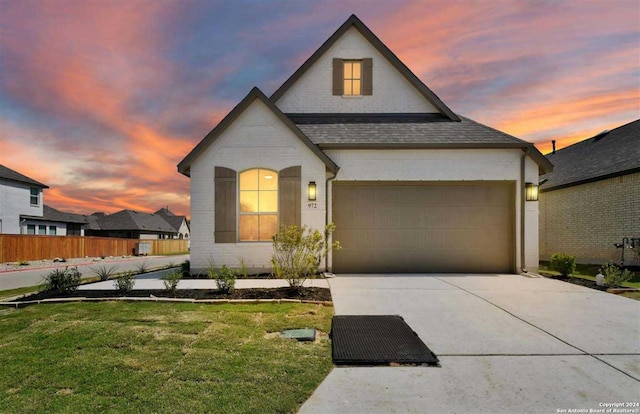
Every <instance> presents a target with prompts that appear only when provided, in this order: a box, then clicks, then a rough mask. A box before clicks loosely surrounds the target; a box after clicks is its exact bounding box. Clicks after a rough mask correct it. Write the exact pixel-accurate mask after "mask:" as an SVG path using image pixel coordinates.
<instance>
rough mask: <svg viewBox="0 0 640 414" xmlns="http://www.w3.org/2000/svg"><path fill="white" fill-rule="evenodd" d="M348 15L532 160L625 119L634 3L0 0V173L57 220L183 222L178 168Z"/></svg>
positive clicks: (637, 61) (637, 41)
mask: <svg viewBox="0 0 640 414" xmlns="http://www.w3.org/2000/svg"><path fill="white" fill-rule="evenodd" d="M352 13H355V14H356V15H357V16H358V17H359V18H360V19H361V20H362V21H363V22H364V23H365V24H366V25H367V26H368V27H369V28H370V29H371V30H372V31H373V32H374V33H375V34H376V35H377V36H378V37H379V38H380V39H381V40H382V41H383V42H384V43H385V44H386V45H387V46H388V47H389V48H390V49H391V50H392V51H393V52H394V53H395V54H396V55H397V56H398V57H399V58H400V59H401V60H402V61H403V62H404V63H405V64H406V65H407V66H408V67H409V68H410V69H411V70H412V71H413V72H414V73H415V74H416V75H417V76H418V77H419V78H420V79H421V80H422V81H423V82H424V83H425V84H426V85H427V86H428V87H429V88H430V89H431V90H432V91H434V92H435V93H436V94H437V95H438V96H439V97H440V98H441V99H442V100H443V101H444V102H445V104H447V106H449V108H451V109H452V110H453V111H454V112H456V113H458V114H461V115H464V116H467V117H470V118H472V119H474V120H476V121H479V122H482V123H484V124H487V125H490V126H492V127H494V128H497V129H499V130H502V131H504V132H507V133H509V134H512V135H514V136H516V137H518V138H522V139H525V140H527V141H530V142H534V143H535V144H536V146H537V147H538V149H539V150H540V151H542V152H543V153H547V152H549V151H550V148H551V140H552V139H554V140H556V141H557V147H558V148H562V147H565V146H567V145H570V144H572V143H574V142H577V141H580V140H582V139H585V138H589V137H591V136H593V135H595V134H597V133H599V132H601V131H603V130H605V129H613V128H615V127H617V126H620V125H623V124H626V123H628V122H631V121H633V120H635V119H638V118H640V2H638V1H636V0H597V1H595V0H593V1H592V0H581V1H577V0H569V1H562V0H527V1H525V0H512V1H506V0H500V1H497V0H474V1H473V0H464V1H456V0H446V1H442V0H438V1H426V0H425V1H409V0H407V1H403V0H389V1H376V0H363V1H349V0H346V1H344V0H343V1H337V0H331V1H316V0H314V1H311V0H309V1H305V0H298V1H268V0H263V1H258V0H253V1H243V0H233V1H214V0H200V1H197V0H194V1H188V0H187V1H182V0H180V1H178V0H93V1H85V0H55V1H34V0H0V164H3V165H5V166H7V167H9V168H12V169H14V170H17V171H18V172H20V173H22V174H25V175H27V176H29V177H31V178H33V179H36V180H38V181H40V182H42V183H44V184H46V185H48V186H49V187H50V188H49V189H47V190H46V191H45V203H46V204H48V205H50V206H52V207H54V208H58V209H61V210H64V211H68V212H76V213H83V214H90V213H92V212H95V211H102V212H107V213H112V212H116V211H119V210H122V209H133V210H137V211H143V212H153V211H156V210H158V209H160V208H161V207H165V206H168V207H169V208H170V209H171V210H172V211H173V212H174V213H176V214H180V215H187V216H188V215H189V179H188V178H187V177H185V176H184V175H182V174H179V173H178V172H177V170H176V165H177V164H178V163H179V162H180V161H181V160H182V159H183V158H184V157H185V156H186V155H187V154H188V153H189V151H190V150H191V149H192V148H193V147H194V146H195V145H196V144H197V143H198V142H199V141H200V140H201V139H202V138H203V137H204V136H205V135H206V134H207V133H208V132H209V131H210V130H211V129H213V127H215V125H216V124H217V123H218V122H219V121H220V120H221V119H222V118H223V117H224V116H225V115H226V114H227V113H228V112H229V111H230V110H231V109H232V108H233V107H234V106H235V105H237V104H238V103H239V102H240V101H241V100H242V98H243V97H244V96H245V95H246V94H247V93H248V92H249V91H250V90H251V88H252V87H253V86H258V87H259V88H260V89H261V90H262V91H263V92H264V93H265V94H266V95H267V96H269V95H271V94H272V93H273V92H275V90H276V89H277V88H278V87H279V86H280V85H281V84H282V83H283V82H284V81H285V80H286V79H287V78H288V77H289V76H290V75H291V74H293V72H295V70H296V69H297V68H298V67H299V66H300V65H301V64H302V63H303V62H304V61H305V60H306V59H307V58H308V57H309V56H310V55H311V54H312V53H313V52H314V51H315V50H316V49H317V48H318V47H319V46H320V45H321V44H322V43H323V42H324V41H325V40H326V39H327V38H328V37H329V36H331V34H333V32H334V31H335V30H336V29H337V28H338V27H340V25H341V24H342V23H343V22H344V21H345V20H347V19H348V18H349V16H350V15H351V14H352Z"/></svg>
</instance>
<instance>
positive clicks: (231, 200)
mask: <svg viewBox="0 0 640 414" xmlns="http://www.w3.org/2000/svg"><path fill="white" fill-rule="evenodd" d="M236 180H237V174H236V172H235V171H234V170H232V169H230V168H224V167H216V169H215V187H216V188H215V204H216V205H215V233H214V236H215V242H216V243H235V242H236V241H237V237H236V205H237V203H236Z"/></svg>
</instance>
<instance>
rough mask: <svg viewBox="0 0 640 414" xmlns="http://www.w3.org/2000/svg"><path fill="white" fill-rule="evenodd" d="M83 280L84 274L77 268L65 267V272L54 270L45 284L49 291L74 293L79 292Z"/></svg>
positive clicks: (46, 277)
mask: <svg viewBox="0 0 640 414" xmlns="http://www.w3.org/2000/svg"><path fill="white" fill-rule="evenodd" d="M81 278H82V273H80V272H79V271H78V268H77V267H73V268H71V269H69V268H68V267H65V268H64V270H62V269H55V270H52V271H51V272H50V273H49V274H48V275H47V276H45V283H46V285H47V289H48V290H55V291H57V292H60V293H73V292H75V291H76V290H78V286H80V279H81Z"/></svg>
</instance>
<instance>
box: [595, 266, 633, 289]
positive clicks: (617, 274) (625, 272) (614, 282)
mask: <svg viewBox="0 0 640 414" xmlns="http://www.w3.org/2000/svg"><path fill="white" fill-rule="evenodd" d="M600 273H602V274H603V275H604V282H605V283H606V284H607V285H609V286H610V287H621V286H622V284H623V283H625V282H628V281H629V280H631V278H632V277H633V273H632V272H630V271H629V269H621V268H620V267H618V266H617V265H616V264H615V263H613V262H609V263H606V264H604V265H603V266H602V267H601V268H600Z"/></svg>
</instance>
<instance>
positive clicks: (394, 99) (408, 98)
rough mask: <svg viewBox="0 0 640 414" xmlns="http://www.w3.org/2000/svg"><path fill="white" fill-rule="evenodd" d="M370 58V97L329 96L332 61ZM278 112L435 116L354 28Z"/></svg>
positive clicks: (282, 100) (293, 90) (286, 96)
mask: <svg viewBox="0 0 640 414" xmlns="http://www.w3.org/2000/svg"><path fill="white" fill-rule="evenodd" d="M369 57H370V58H373V95H372V96H359V97H342V96H333V94H332V87H331V85H332V79H333V78H332V73H333V58H340V59H362V58H369ZM276 105H277V106H278V108H280V110H282V112H285V113H289V112H295V113H310V112H311V113H313V112H330V113H331V112H340V113H349V112H356V113H384V112H422V113H424V112H427V113H434V112H438V111H437V110H436V109H435V107H434V106H433V105H431V103H429V102H428V101H427V100H426V99H425V98H424V97H423V96H422V95H421V94H420V93H419V92H418V91H417V90H416V89H415V88H414V87H413V86H412V85H411V84H410V83H409V81H407V80H406V79H405V78H404V77H403V76H402V75H401V74H400V73H399V72H398V71H397V70H396V69H395V68H394V67H393V66H392V65H391V64H390V63H389V62H388V61H387V60H386V59H385V58H384V57H383V56H382V55H381V54H380V52H378V51H377V50H376V49H375V48H374V47H373V46H371V44H370V43H369V42H368V41H367V40H366V39H365V38H364V37H363V36H362V35H361V34H360V32H358V30H357V29H355V28H354V27H352V28H350V29H349V30H347V32H346V33H345V34H344V35H343V36H342V37H341V38H340V39H338V41H336V43H334V44H333V46H331V48H329V50H327V51H326V52H325V54H324V55H323V56H322V57H320V59H318V61H317V62H316V63H315V64H314V65H313V66H312V67H311V68H310V69H309V70H308V71H307V72H306V73H305V74H304V75H303V76H302V77H301V78H300V79H299V80H298V81H297V82H296V83H295V84H294V85H293V86H292V87H291V88H290V89H289V90H288V91H287V92H286V93H285V94H284V95H283V96H282V97H281V98H280V99H279V100H278V102H276Z"/></svg>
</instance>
